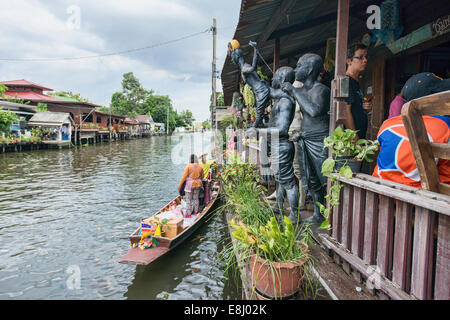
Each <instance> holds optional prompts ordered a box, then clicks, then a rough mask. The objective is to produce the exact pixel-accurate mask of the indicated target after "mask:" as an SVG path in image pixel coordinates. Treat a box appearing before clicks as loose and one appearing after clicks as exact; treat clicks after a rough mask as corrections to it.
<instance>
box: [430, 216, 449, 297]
mask: <svg viewBox="0 0 450 320" xmlns="http://www.w3.org/2000/svg"><path fill="white" fill-rule="evenodd" d="M434 299H435V300H450V217H449V216H446V215H443V214H440V215H439V227H438V243H437V257H436V280H435V285H434Z"/></svg>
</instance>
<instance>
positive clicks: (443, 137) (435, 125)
mask: <svg viewBox="0 0 450 320" xmlns="http://www.w3.org/2000/svg"><path fill="white" fill-rule="evenodd" d="M423 121H424V123H425V128H426V129H427V133H428V137H429V139H430V141H431V142H436V143H449V142H450V117H446V116H423ZM378 142H379V143H380V153H379V155H378V159H377V166H376V167H375V170H374V172H373V176H375V177H379V178H382V179H386V180H390V181H394V182H398V183H402V184H405V185H408V186H412V187H416V188H422V185H421V181H420V176H419V170H418V169H417V164H416V160H415V158H414V154H413V152H412V150H411V145H410V143H409V139H408V134H407V133H406V129H405V126H404V124H403V120H402V117H401V116H396V117H393V118H390V119H388V120H386V121H385V122H384V123H383V125H382V126H381V128H380V131H379V132H378ZM436 164H437V168H438V172H439V178H440V181H441V182H442V183H446V184H450V161H449V160H445V159H436Z"/></svg>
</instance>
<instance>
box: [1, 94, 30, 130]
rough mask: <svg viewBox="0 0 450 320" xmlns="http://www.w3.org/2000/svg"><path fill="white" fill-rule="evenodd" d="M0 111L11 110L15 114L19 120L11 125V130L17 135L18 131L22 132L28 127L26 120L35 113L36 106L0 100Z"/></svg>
mask: <svg viewBox="0 0 450 320" xmlns="http://www.w3.org/2000/svg"><path fill="white" fill-rule="evenodd" d="M0 111H5V112H12V113H15V114H16V115H17V117H18V118H19V121H18V122H17V123H14V124H13V125H12V126H11V132H12V133H13V134H15V135H19V133H20V134H24V133H25V130H28V129H29V128H28V120H29V119H30V118H31V117H32V116H33V115H34V114H35V113H36V107H34V106H30V105H27V104H21V103H14V102H9V101H3V100H0Z"/></svg>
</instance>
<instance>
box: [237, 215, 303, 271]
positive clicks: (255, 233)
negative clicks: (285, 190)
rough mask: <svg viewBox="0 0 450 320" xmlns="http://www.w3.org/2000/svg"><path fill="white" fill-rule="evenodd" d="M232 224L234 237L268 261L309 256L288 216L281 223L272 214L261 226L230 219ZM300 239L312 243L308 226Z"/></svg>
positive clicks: (282, 260) (290, 259)
mask: <svg viewBox="0 0 450 320" xmlns="http://www.w3.org/2000/svg"><path fill="white" fill-rule="evenodd" d="M230 225H231V227H232V228H233V232H232V235H233V237H234V238H235V239H236V240H238V241H239V242H241V244H242V245H244V247H247V248H246V249H247V251H251V252H254V253H255V254H256V255H258V256H260V257H262V258H264V259H265V260H266V261H269V262H292V261H297V260H299V259H301V258H304V257H306V256H307V252H305V251H304V250H303V249H302V248H301V247H299V246H298V245H297V241H298V240H297V236H296V232H295V229H294V226H293V225H292V222H291V220H289V219H288V217H286V216H284V217H283V222H282V223H281V224H279V223H278V222H277V219H276V218H275V217H274V216H272V217H271V218H270V220H269V221H268V222H267V223H266V224H265V225H260V226H259V227H258V226H255V225H246V224H245V223H243V222H236V221H235V220H234V219H232V220H231V221H230ZM300 239H301V240H300V241H303V242H305V243H307V244H310V242H311V237H310V236H309V232H308V230H307V228H306V227H304V229H303V230H302V233H301V234H300ZM241 248H242V247H241Z"/></svg>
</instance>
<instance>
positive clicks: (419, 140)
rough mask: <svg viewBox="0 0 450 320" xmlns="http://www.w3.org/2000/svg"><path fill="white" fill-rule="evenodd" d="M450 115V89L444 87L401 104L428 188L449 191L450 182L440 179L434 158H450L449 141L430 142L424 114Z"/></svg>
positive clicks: (415, 156) (404, 119)
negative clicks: (449, 183)
mask: <svg viewBox="0 0 450 320" xmlns="http://www.w3.org/2000/svg"><path fill="white" fill-rule="evenodd" d="M431 115H434V116H436V115H444V116H445V115H450V91H444V92H440V93H436V94H433V95H429V96H426V97H422V98H420V99H416V100H412V101H410V102H408V103H406V104H405V105H404V106H403V107H402V119H403V123H404V124H405V129H406V132H407V133H408V139H409V142H410V144H411V149H412V152H413V154H414V158H415V160H416V163H417V168H418V170H419V175H420V180H421V182H422V186H423V188H424V189H426V190H431V191H435V192H439V193H445V194H447V195H450V186H449V185H448V184H444V183H442V182H440V179H439V172H438V169H437V167H436V162H435V158H440V159H446V160H450V144H449V143H447V141H445V143H431V142H430V139H429V137H428V134H427V129H426V128H425V123H424V121H423V118H422V116H431Z"/></svg>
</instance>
